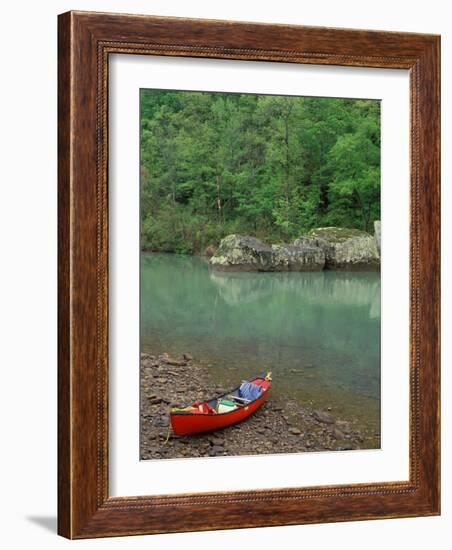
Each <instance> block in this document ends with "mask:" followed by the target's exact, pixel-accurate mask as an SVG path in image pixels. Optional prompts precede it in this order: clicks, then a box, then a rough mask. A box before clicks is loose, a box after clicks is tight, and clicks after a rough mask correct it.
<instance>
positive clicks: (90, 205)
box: [58, 12, 440, 538]
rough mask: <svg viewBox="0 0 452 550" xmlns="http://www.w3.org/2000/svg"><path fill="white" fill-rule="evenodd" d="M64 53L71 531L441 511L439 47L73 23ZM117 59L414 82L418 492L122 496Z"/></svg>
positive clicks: (385, 488) (64, 523)
mask: <svg viewBox="0 0 452 550" xmlns="http://www.w3.org/2000/svg"><path fill="white" fill-rule="evenodd" d="M58 53H59V61H58V86H59V93H58V117H59V126H58V153H59V159H58V210H59V222H58V231H59V242H58V293H59V294H58V300H59V315H58V340H59V343H58V364H59V367H58V460H59V466H58V532H59V534H61V535H63V536H65V537H68V538H87V537H103V536H115V535H132V534H147V533H162V532H178V531H198V530H199V531H200V530H211V529H232V528H243V527H259V526H271V525H292V524H302V523H317V522H332V521H347V520H362V519H378V518H393V517H409V516H428V515H437V514H439V512H440V458H439V457H440V429H439V428H440V422H439V414H440V407H439V395H440V391H439V390H440V374H439V345H440V343H439V314H440V306H439V297H440V294H439V293H440V290H439V282H440V281H439V278H440V258H439V254H440V236H439V231H440V221H439V208H440V187H439V180H440V158H439V157H440V145H439V139H440V138H439V136H440V123H439V106H440V99H439V97H440V96H439V91H440V68H439V67H440V38H439V37H438V36H433V35H424V34H410V33H394V32H380V31H378V32H376V31H364V30H343V29H330V28H321V27H318V28H315V27H301V26H291V25H267V24H256V23H238V22H237V23H236V22H226V21H213V20H212V21H210V20H195V19H179V18H166V17H148V16H138V15H120V14H100V13H89V12H68V13H65V14H63V15H60V16H59V39H58ZM113 53H115V54H118V53H119V54H120V53H127V54H139V55H159V56H162V55H164V56H185V57H204V58H218V59H240V60H266V61H272V62H286V63H287V62H290V63H302V64H322V65H324V64H326V65H341V66H349V67H356V66H359V67H373V68H398V69H407V70H409V72H410V107H411V136H410V140H411V149H410V164H411V176H410V177H411V182H410V427H409V430H410V457H409V464H410V466H409V470H410V476H409V481H400V482H386V483H369V484H359V485H334V486H316V487H294V488H291V489H271V490H253V491H246V492H245V491H233V492H226V493H208V494H201V493H196V494H182V495H166V496H152V497H127V496H124V497H110V496H109V491H108V102H107V92H108V74H109V73H108V61H109V55H110V54H113ZM219 502H221V506H215V505H216V504H217V503H219Z"/></svg>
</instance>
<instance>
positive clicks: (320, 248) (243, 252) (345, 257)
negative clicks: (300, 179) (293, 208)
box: [209, 221, 381, 272]
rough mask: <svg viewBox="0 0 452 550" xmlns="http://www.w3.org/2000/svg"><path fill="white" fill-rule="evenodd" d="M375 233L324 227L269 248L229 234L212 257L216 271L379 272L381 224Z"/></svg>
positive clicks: (246, 238)
mask: <svg viewBox="0 0 452 550" xmlns="http://www.w3.org/2000/svg"><path fill="white" fill-rule="evenodd" d="M374 230H375V234H374V235H370V234H369V233H366V232H365V231H360V230H358V229H347V228H343V227H320V228H318V229H311V231H309V232H308V233H307V234H306V235H303V236H301V237H299V238H298V239H295V241H294V242H293V243H290V244H273V245H268V244H266V243H264V242H262V241H260V240H259V239H256V237H252V236H248V235H236V234H233V235H228V236H227V237H225V238H224V239H223V240H222V241H221V243H220V246H219V247H218V249H217V250H216V251H215V254H213V255H212V256H211V258H210V261H209V263H210V267H211V268H212V269H213V270H216V271H270V272H271V271H322V270H323V269H334V270H344V271H378V270H379V269H380V234H381V224H380V222H379V221H376V222H375V223H374Z"/></svg>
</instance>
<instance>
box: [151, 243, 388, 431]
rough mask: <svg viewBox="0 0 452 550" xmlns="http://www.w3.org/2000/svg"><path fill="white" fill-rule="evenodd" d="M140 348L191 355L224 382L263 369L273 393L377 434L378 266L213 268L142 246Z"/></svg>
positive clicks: (197, 260) (234, 382) (231, 383)
mask: <svg viewBox="0 0 452 550" xmlns="http://www.w3.org/2000/svg"><path fill="white" fill-rule="evenodd" d="M141 349H142V351H145V352H149V353H152V354H161V353H163V352H168V353H170V355H174V356H178V355H181V354H182V353H184V352H187V353H190V354H191V355H192V356H193V357H194V358H195V360H197V361H201V362H204V363H206V364H207V365H209V369H210V372H211V376H212V377H213V379H214V380H215V381H216V382H217V383H218V384H219V385H220V386H223V387H226V388H227V387H232V386H235V385H237V383H239V382H240V381H241V380H242V379H244V378H248V377H250V376H252V375H254V374H260V373H261V372H264V371H267V370H271V371H272V373H273V380H274V382H273V394H274V396H275V398H277V399H280V400H283V399H284V398H286V397H288V398H290V399H292V400H295V401H297V402H299V403H300V404H302V405H308V406H310V407H314V408H319V409H326V408H331V410H332V412H333V414H335V415H337V416H338V417H340V418H342V419H346V420H352V421H355V422H357V423H358V425H360V426H361V427H362V428H364V429H366V431H372V432H378V431H379V422H380V274H379V273H367V272H366V273H350V272H335V271H324V272H319V273H217V272H212V271H210V270H209V267H208V263H207V261H206V260H205V259H204V258H199V257H195V256H182V255H175V254H154V253H143V254H142V260H141Z"/></svg>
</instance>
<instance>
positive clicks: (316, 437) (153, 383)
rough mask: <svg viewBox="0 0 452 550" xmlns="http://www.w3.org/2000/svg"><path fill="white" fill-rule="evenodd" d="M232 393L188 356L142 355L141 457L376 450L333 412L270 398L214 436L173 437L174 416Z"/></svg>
mask: <svg viewBox="0 0 452 550" xmlns="http://www.w3.org/2000/svg"><path fill="white" fill-rule="evenodd" d="M228 389H230V388H222V387H219V386H217V385H215V384H214V383H213V381H212V379H211V377H210V376H209V369H208V367H207V365H205V364H203V363H201V362H200V361H197V360H196V359H194V358H193V357H192V356H191V355H190V354H189V353H185V354H183V355H182V356H181V357H177V358H174V357H171V356H169V355H168V354H166V353H165V354H162V355H159V356H154V355H150V354H147V353H142V354H141V377H140V399H141V426H140V457H141V459H144V460H145V459H155V458H191V457H209V456H210V457H214V456H237V455H255V454H275V453H295V452H303V451H327V450H328V451H334V450H337V451H339V450H354V449H361V448H375V447H376V446H377V447H378V445H375V436H376V437H377V439H378V437H379V436H378V434H372V437H369V436H368V435H367V434H364V433H362V432H361V431H360V430H359V429H357V427H356V425H355V424H354V423H353V422H349V421H345V420H342V419H340V418H336V417H335V416H334V415H333V414H332V412H331V411H325V410H317V409H315V408H309V407H300V405H299V404H298V403H296V402H294V401H291V400H290V399H288V400H284V401H283V402H282V401H281V402H280V401H278V399H277V398H276V397H275V396H274V395H271V396H270V398H269V399H268V400H267V401H266V403H264V405H263V406H262V407H261V409H259V410H258V411H257V412H256V413H255V414H254V415H252V416H250V417H249V418H248V419H247V420H245V421H243V422H241V423H239V424H236V425H234V426H230V427H228V428H225V429H223V430H218V431H216V432H212V433H206V434H200V435H196V436H191V437H175V436H173V435H171V434H170V435H169V439H168V440H167V437H168V434H169V433H170V431H169V410H170V408H171V407H172V406H176V405H187V404H190V403H192V402H193V401H196V400H206V399H210V398H212V397H215V396H216V395H221V394H223V393H225V392H226V391H228Z"/></svg>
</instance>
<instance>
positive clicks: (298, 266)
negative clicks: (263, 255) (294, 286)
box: [272, 244, 325, 271]
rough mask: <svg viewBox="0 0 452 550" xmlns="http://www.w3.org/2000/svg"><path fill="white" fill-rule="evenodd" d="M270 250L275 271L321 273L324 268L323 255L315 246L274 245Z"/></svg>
mask: <svg viewBox="0 0 452 550" xmlns="http://www.w3.org/2000/svg"><path fill="white" fill-rule="evenodd" d="M272 250H273V254H274V258H273V264H274V270H275V271H321V270H322V269H323V268H324V267H325V253H324V251H323V250H322V249H321V248H319V247H316V246H309V245H305V244H299V245H295V244H274V245H273V246H272Z"/></svg>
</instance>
